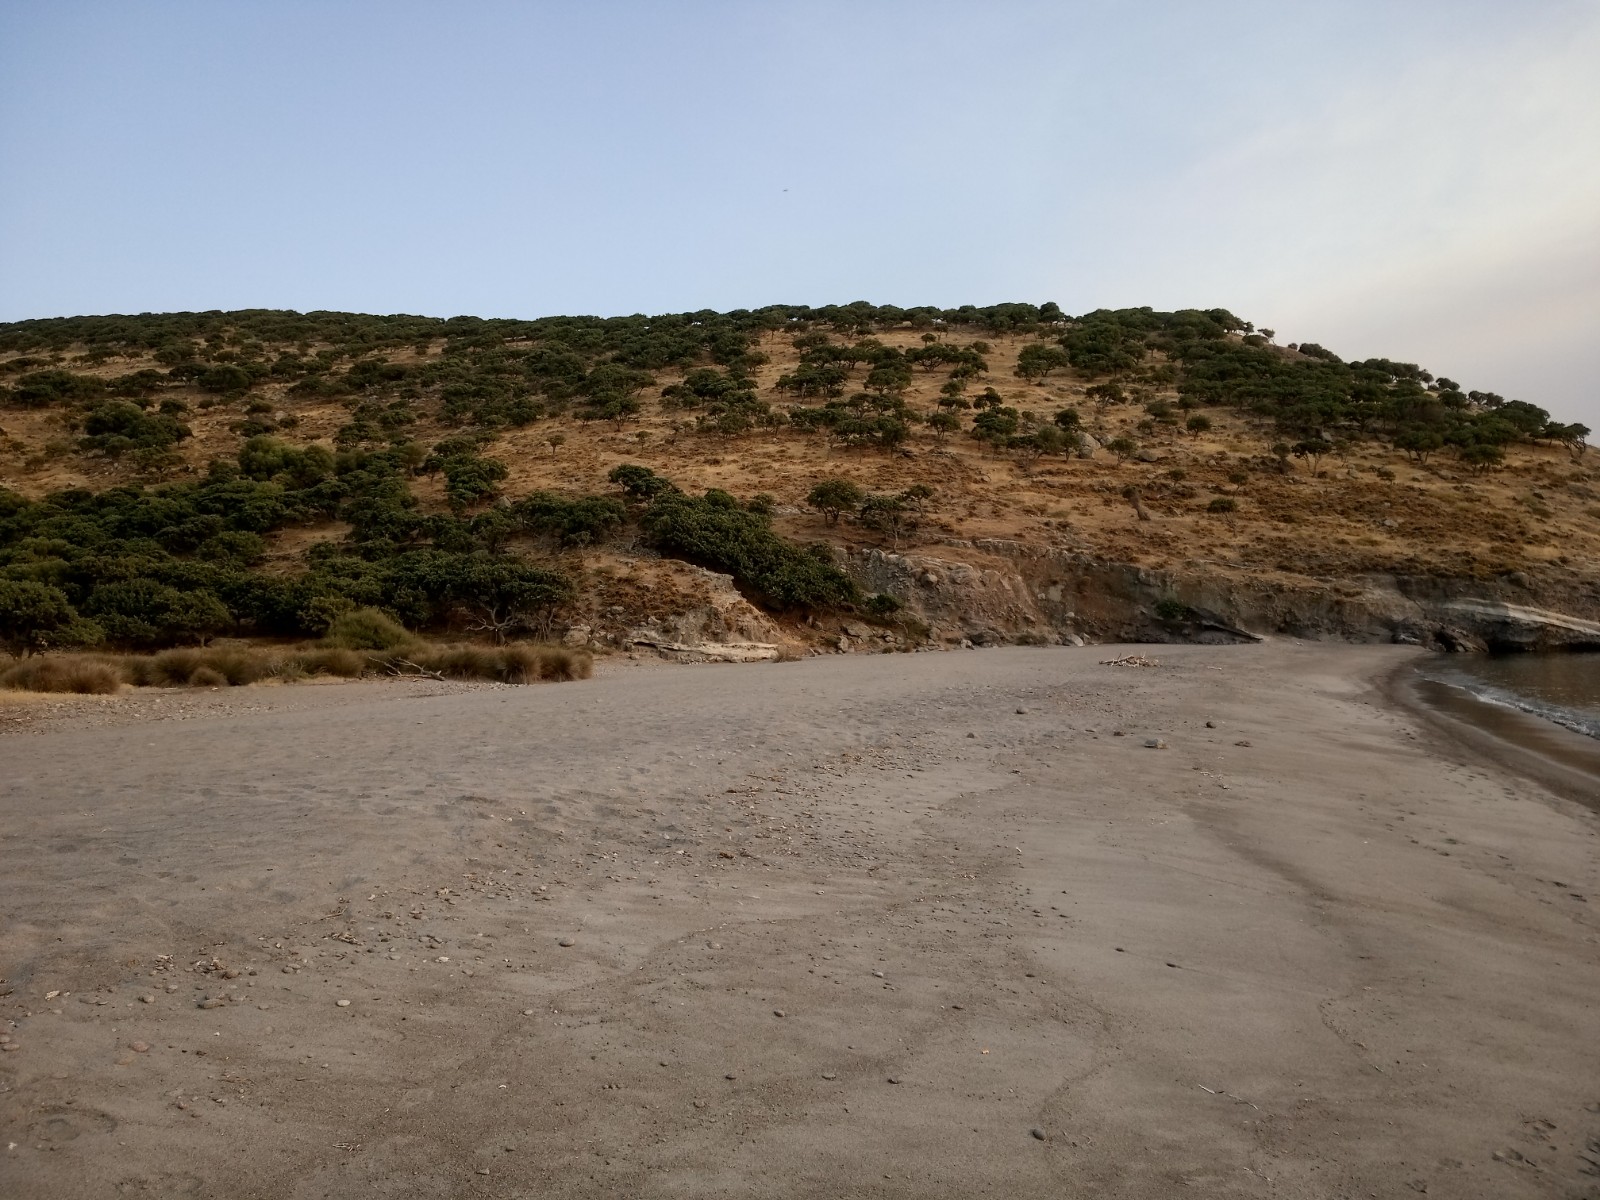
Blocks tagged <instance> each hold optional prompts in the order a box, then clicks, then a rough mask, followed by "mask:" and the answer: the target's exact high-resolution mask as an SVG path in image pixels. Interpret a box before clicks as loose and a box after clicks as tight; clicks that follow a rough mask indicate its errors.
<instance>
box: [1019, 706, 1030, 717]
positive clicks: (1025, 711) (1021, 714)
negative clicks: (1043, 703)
mask: <svg viewBox="0 0 1600 1200" xmlns="http://www.w3.org/2000/svg"><path fill="white" fill-rule="evenodd" d="M1027 711H1028V710H1027V709H1025V708H1019V709H1017V716H1019V717H1020V716H1023V715H1025V714H1026V713H1027Z"/></svg>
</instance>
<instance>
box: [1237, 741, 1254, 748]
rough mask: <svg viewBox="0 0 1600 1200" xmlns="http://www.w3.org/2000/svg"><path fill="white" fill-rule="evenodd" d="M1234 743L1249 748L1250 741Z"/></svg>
mask: <svg viewBox="0 0 1600 1200" xmlns="http://www.w3.org/2000/svg"><path fill="white" fill-rule="evenodd" d="M1234 745H1235V746H1244V747H1246V748H1247V749H1248V748H1249V745H1250V743H1249V742H1235V743H1234Z"/></svg>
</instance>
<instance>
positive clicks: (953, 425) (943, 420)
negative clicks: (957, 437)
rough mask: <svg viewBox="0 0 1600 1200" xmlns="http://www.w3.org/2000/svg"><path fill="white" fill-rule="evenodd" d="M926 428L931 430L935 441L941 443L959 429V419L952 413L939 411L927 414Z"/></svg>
mask: <svg viewBox="0 0 1600 1200" xmlns="http://www.w3.org/2000/svg"><path fill="white" fill-rule="evenodd" d="M928 428H929V429H931V430H933V436H934V438H935V440H937V441H940V442H942V441H944V440H945V438H947V437H949V436H950V435H951V434H952V433H955V432H956V430H958V429H960V428H961V418H960V417H958V416H956V414H955V413H953V412H949V411H946V410H944V409H941V410H940V411H938V412H936V413H931V414H929V416H928Z"/></svg>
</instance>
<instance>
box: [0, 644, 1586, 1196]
mask: <svg viewBox="0 0 1600 1200" xmlns="http://www.w3.org/2000/svg"><path fill="white" fill-rule="evenodd" d="M1130 653H1131V654H1142V655H1147V656H1150V657H1153V658H1158V659H1159V660H1160V662H1161V665H1160V666H1159V667H1154V668H1139V667H1123V666H1107V665H1102V660H1104V659H1111V658H1115V657H1119V656H1120V655H1122V654H1130ZM1413 653H1414V652H1412V651H1408V650H1404V649H1400V648H1393V647H1381V648H1378V647H1312V646H1306V647H1297V646H1292V645H1282V644H1272V645H1264V646H1248V647H1159V648H1152V647H1127V648H1113V647H1094V648H1089V649H1081V650H1064V649H1020V648H1018V649H1007V650H993V651H984V652H972V653H952V654H926V655H895V656H873V657H866V656H851V657H836V658H825V659H813V660H808V661H806V662H802V663H794V664H770V665H755V666H742V667H730V666H702V667H670V668H668V667H631V666H627V665H618V666H613V667H610V668H608V669H607V670H605V671H603V672H601V673H600V675H598V676H597V678H595V679H593V680H590V681H587V682H584V683H575V684H562V685H547V686H541V687H528V688H495V687H484V688H460V687H442V686H439V685H433V684H426V683H416V684H393V683H386V684H348V685H343V686H338V687H321V688H278V689H239V690H237V691H235V692H226V691H224V692H219V693H207V694H204V695H173V696H170V697H167V698H162V704H161V705H157V704H156V703H155V700H154V698H142V699H141V700H140V701H139V705H140V707H122V706H119V705H116V704H112V705H101V706H99V707H95V708H93V709H90V708H88V707H84V708H83V709H81V710H79V709H73V708H70V707H68V708H65V709H62V710H59V711H56V710H51V712H52V714H53V715H48V716H46V717H44V718H41V719H39V720H30V721H26V722H18V723H15V724H13V725H11V726H9V727H8V728H10V729H13V730H15V732H9V733H7V734H5V735H4V736H0V770H3V776H0V778H3V780H4V784H3V788H0V911H3V914H4V917H3V920H4V924H3V925H0V975H3V976H4V981H3V982H0V993H4V994H3V995H0V1016H3V1018H4V1020H3V1022H0V1031H3V1032H4V1034H5V1036H6V1037H7V1038H8V1039H10V1041H9V1042H8V1043H7V1044H8V1045H10V1046H14V1047H16V1049H8V1050H6V1051H4V1052H0V1134H3V1138H0V1140H3V1141H4V1142H5V1143H6V1145H5V1147H4V1152H3V1154H0V1195H3V1196H5V1197H8V1198H10V1197H17V1198H19V1200H21V1198H31V1197H102V1196H125V1195H126V1196H160V1197H165V1196H195V1197H273V1198H277V1197H285V1198H289V1197H293V1198H296V1200H300V1198H310V1197H324V1196H328V1197H346V1196H392V1197H507V1198H510V1197H541V1198H542V1197H561V1196H630V1197H651V1198H653V1197H690V1196H693V1197H706V1196H712V1197H721V1196H726V1197H734V1196H739V1197H745V1196H773V1197H777V1196H804V1197H813V1196H814V1197H837V1196H874V1197H879V1196H881V1197H945V1196H949V1197H956V1196H962V1197H966V1196H974V1195H989V1196H996V1197H1034V1196H1038V1197H1045V1196H1049V1197H1078V1196H1082V1197H1091V1196H1092V1197H1105V1196H1114V1197H1121V1196H1127V1197H1162V1196H1173V1195H1183V1196H1200V1197H1204V1196H1217V1197H1235V1196H1238V1197H1246V1196H1248V1197H1256V1196H1260V1197H1290V1198H1294V1197H1334V1196H1357V1197H1360V1196H1379V1197H1392V1196H1393V1197H1414V1196H1416V1195H1418V1194H1423V1193H1424V1192H1425V1193H1426V1194H1427V1195H1429V1196H1451V1197H1485V1198H1489V1197H1494V1198H1518V1197H1567V1198H1576V1197H1589V1196H1593V1195H1596V1194H1597V1193H1600V1174H1597V1172H1600V953H1597V951H1600V922H1597V920H1596V917H1597V908H1600V853H1597V851H1600V817H1597V816H1596V814H1595V813H1593V812H1590V811H1588V810H1586V809H1584V808H1582V807H1581V806H1579V805H1576V804H1573V803H1571V802H1570V801H1568V800H1566V799H1563V798H1562V797H1560V796H1557V795H1555V794H1553V793H1551V792H1549V791H1547V790H1546V789H1545V788H1543V787H1542V786H1541V785H1539V784H1538V783H1535V782H1532V781H1529V780H1526V779H1523V778H1521V777H1517V776H1512V775H1509V774H1506V773H1504V772H1503V771H1502V770H1501V769H1500V768H1498V767H1496V766H1494V765H1492V764H1490V763H1487V762H1479V761H1476V760H1473V759H1470V758H1462V757H1460V756H1458V755H1457V753H1456V752H1455V750H1454V749H1453V748H1452V747H1450V746H1449V744H1448V743H1446V742H1444V741H1443V740H1440V739H1438V738H1437V737H1436V736H1435V735H1433V734H1431V733H1430V732H1428V731H1427V729H1426V728H1425V727H1424V726H1423V725H1422V724H1421V723H1419V720H1418V718H1417V717H1415V716H1414V715H1412V714H1410V713H1408V712H1407V711H1405V710H1404V709H1402V708H1400V707H1397V706H1395V705H1394V704H1392V703H1390V702H1389V701H1387V700H1386V699H1385V697H1384V694H1383V691H1382V686H1381V685H1382V681H1383V680H1385V679H1386V677H1387V676H1389V675H1390V674H1391V673H1392V672H1394V671H1395V670H1396V669H1397V668H1400V667H1402V666H1403V665H1404V664H1405V663H1406V662H1407V661H1408V657H1409V656H1410V655H1412V654H1413ZM1208 721H1210V722H1213V723H1214V725H1213V726H1209V727H1208V725H1207V722H1208ZM1118 732H1121V733H1123V734H1124V735H1125V736H1120V737H1119V736H1115V735H1116V734H1117V733H1118ZM1147 740H1148V741H1157V742H1160V743H1164V745H1162V746H1158V747H1147V745H1146V742H1147ZM568 942H570V944H565V943H568Z"/></svg>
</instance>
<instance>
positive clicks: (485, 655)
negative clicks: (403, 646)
mask: <svg viewBox="0 0 1600 1200" xmlns="http://www.w3.org/2000/svg"><path fill="white" fill-rule="evenodd" d="M402 659H404V660H405V662H409V663H411V664H413V665H415V666H418V667H421V668H423V669H424V670H428V671H437V672H438V673H439V674H441V675H443V676H445V677H446V678H449V679H489V680H494V681H495V682H498V683H540V682H558V681H564V680H569V679H587V678H589V676H590V674H592V673H593V671H594V660H593V659H592V658H591V657H590V656H589V655H588V654H585V653H584V652H582V651H580V650H571V649H568V648H567V647H565V646H545V645H539V644H537V643H531V642H519V643H514V644H512V645H510V646H498V647H496V646H474V645H457V646H413V647H411V648H409V649H408V650H407V651H406V653H405V654H403V655H395V656H391V658H390V659H389V662H390V663H391V664H392V665H393V666H395V667H396V668H397V669H401V670H403V669H404V666H405V662H402V661H401V660H402Z"/></svg>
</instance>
